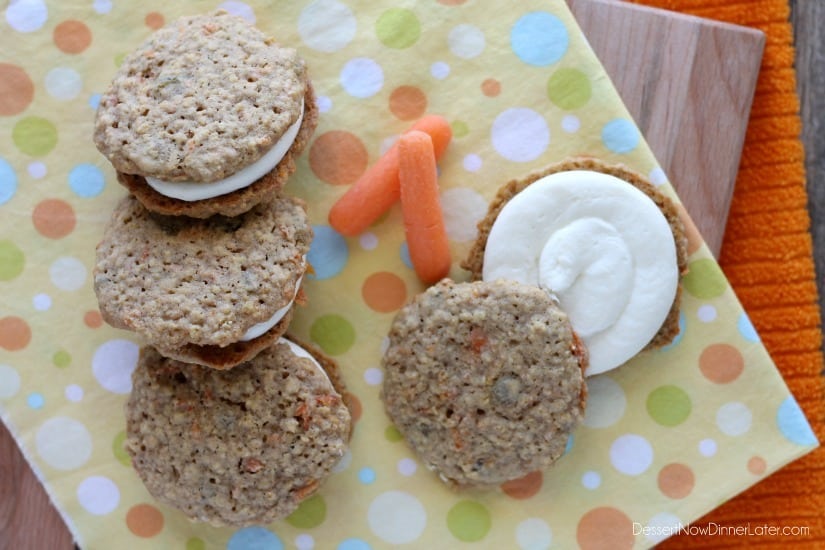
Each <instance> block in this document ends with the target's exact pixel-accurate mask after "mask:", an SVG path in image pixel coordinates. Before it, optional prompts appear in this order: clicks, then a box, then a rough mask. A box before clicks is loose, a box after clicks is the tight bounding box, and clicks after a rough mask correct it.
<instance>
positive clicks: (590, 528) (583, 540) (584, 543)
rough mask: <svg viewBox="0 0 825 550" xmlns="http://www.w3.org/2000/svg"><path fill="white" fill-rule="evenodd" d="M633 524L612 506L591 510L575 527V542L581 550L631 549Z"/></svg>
mask: <svg viewBox="0 0 825 550" xmlns="http://www.w3.org/2000/svg"><path fill="white" fill-rule="evenodd" d="M634 539H635V537H634V536H633V522H632V521H631V520H630V518H629V517H627V516H626V515H625V513H624V512H622V511H621V510H619V509H618V508H613V507H612V506H602V507H599V508H593V509H592V510H590V511H589V512H587V513H586V514H584V515H583V516H582V517H581V519H580V520H579V524H578V525H577V526H576V540H577V541H578V542H579V546H580V547H581V548H582V550H601V549H602V548H603V549H605V550H621V549H623V548H633V542H634Z"/></svg>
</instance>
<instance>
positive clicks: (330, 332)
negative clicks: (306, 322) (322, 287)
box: [309, 313, 355, 355]
mask: <svg viewBox="0 0 825 550" xmlns="http://www.w3.org/2000/svg"><path fill="white" fill-rule="evenodd" d="M309 338H310V340H312V341H313V342H315V343H316V344H318V345H319V346H321V348H323V350H324V351H325V352H326V353H328V354H330V355H340V354H342V353H344V352H346V351H347V350H349V349H350V348H351V347H352V345H353V344H354V343H355V329H354V328H353V327H352V324H351V323H350V322H349V321H347V320H346V319H344V318H343V317H341V316H340V315H335V314H334V313H333V314H329V315H323V316H321V317H318V318H317V319H315V321H314V322H313V323H312V326H311V327H310V328H309Z"/></svg>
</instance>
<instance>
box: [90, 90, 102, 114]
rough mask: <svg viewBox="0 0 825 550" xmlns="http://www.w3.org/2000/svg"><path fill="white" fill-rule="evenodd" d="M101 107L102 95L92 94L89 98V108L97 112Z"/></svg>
mask: <svg viewBox="0 0 825 550" xmlns="http://www.w3.org/2000/svg"><path fill="white" fill-rule="evenodd" d="M98 106H100V94H92V95H90V96H89V107H91V108H92V109H94V110H95V111H97V108H98Z"/></svg>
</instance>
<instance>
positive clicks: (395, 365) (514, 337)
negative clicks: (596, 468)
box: [381, 279, 587, 487]
mask: <svg viewBox="0 0 825 550" xmlns="http://www.w3.org/2000/svg"><path fill="white" fill-rule="evenodd" d="M586 363H587V358H586V351H585V349H584V347H583V346H582V345H581V344H580V342H579V341H578V339H577V337H576V335H575V333H574V332H573V330H572V328H571V326H570V323H569V322H568V320H567V316H566V315H565V313H564V312H563V311H561V310H560V309H559V308H558V307H557V306H556V304H555V303H554V301H553V299H552V298H551V297H550V296H549V295H548V294H547V293H546V292H544V291H543V290H541V289H539V288H538V287H535V286H532V285H525V284H521V283H516V282H513V281H504V280H500V281H495V282H490V283H486V282H480V281H479V282H473V283H454V282H453V281H451V280H449V279H445V280H443V281H442V282H440V283H438V284H436V285H434V286H432V287H430V288H429V289H427V290H426V291H425V292H424V293H422V294H419V295H417V296H416V297H415V298H414V299H413V300H412V301H411V302H410V303H409V304H408V305H406V306H405V307H404V308H402V309H401V311H399V313H398V314H397V315H396V317H395V319H394V320H393V323H392V327H391V329H390V333H389V347H388V348H387V351H386V353H385V354H384V357H383V359H382V365H383V367H384V370H385V375H384V385H383V390H382V395H381V396H382V399H383V400H384V405H385V408H386V411H387V414H388V415H389V417H390V418H391V419H392V421H393V422H394V424H395V425H396V427H397V428H398V430H399V431H400V432H401V433H402V434H403V435H404V437H405V438H406V440H407V441H408V443H409V444H410V446H411V447H412V448H413V449H414V450H415V451H416V453H418V455H419V456H420V457H421V459H422V460H423V461H424V462H425V463H426V464H427V466H428V467H430V468H431V469H433V470H434V471H436V472H437V473H438V475H439V476H440V477H441V478H442V479H443V480H444V481H446V482H448V483H451V484H454V485H457V486H482V487H483V486H489V485H494V484H499V483H503V482H505V481H509V480H513V479H517V478H520V477H522V476H524V475H526V474H528V473H529V472H532V471H535V470H540V469H543V468H546V467H548V466H550V465H551V464H552V463H553V462H555V461H556V459H558V458H559V457H560V456H561V455H562V454H563V453H564V450H565V447H566V445H567V440H568V436H569V435H570V433H571V432H572V431H573V429H574V428H575V427H576V426H577V425H578V424H579V423H580V422H581V420H582V418H583V416H584V407H585V401H586V392H587V388H586V386H585V384H584V378H583V370H584V368H585V366H586Z"/></svg>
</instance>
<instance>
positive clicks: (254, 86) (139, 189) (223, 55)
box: [94, 12, 318, 218]
mask: <svg viewBox="0 0 825 550" xmlns="http://www.w3.org/2000/svg"><path fill="white" fill-rule="evenodd" d="M317 121H318V109H317V106H316V104H315V96H314V93H313V89H312V86H311V83H310V81H309V79H308V75H307V70H306V65H305V63H304V61H303V60H302V59H301V58H300V57H299V56H298V54H297V52H296V51H295V50H294V49H292V48H285V47H281V46H279V45H278V44H276V43H275V42H274V41H273V40H272V39H270V38H267V37H266V36H265V35H264V34H263V33H262V32H261V31H259V30H258V29H256V28H254V27H252V26H250V25H249V24H247V23H246V21H245V20H243V19H242V18H240V17H237V16H234V15H230V14H227V13H225V12H216V13H214V14H209V15H198V16H191V17H182V18H180V19H178V20H176V21H175V22H173V23H172V24H170V25H169V26H167V27H164V28H162V29H160V30H158V31H156V32H154V33H153V34H152V35H151V36H150V37H149V38H148V39H147V40H146V41H145V42H144V43H143V44H141V45H140V46H139V47H138V48H137V49H136V50H135V51H134V52H133V53H131V54H129V55H128V56H127V57H126V58H125V59H124V62H123V63H122V65H121V66H120V68H119V69H118V72H117V74H116V75H115V77H114V79H113V81H112V83H111V85H110V87H109V89H108V90H107V91H106V92H105V93H104V94H103V96H102V97H101V101H100V106H99V108H98V111H97V116H96V121H95V132H94V141H95V144H96V145H97V147H98V149H99V150H100V151H101V152H102V153H103V154H104V155H105V156H106V157H107V158H108V159H109V161H110V162H111V163H112V165H113V166H114V168H115V169H116V170H117V172H118V180H119V181H120V182H121V183H122V184H124V185H125V186H126V187H127V188H128V189H129V190H130V191H131V192H132V193H134V194H135V196H137V197H138V198H139V200H140V201H141V202H143V203H144V205H145V206H146V207H147V208H149V209H150V210H153V211H155V212H159V213H163V214H170V215H187V216H192V217H199V218H203V217H208V216H210V215H212V214H215V213H220V214H224V215H227V216H234V215H237V214H240V213H242V212H244V211H246V210H248V209H249V208H251V207H252V206H254V205H255V204H257V203H258V202H261V201H263V200H269V199H271V198H272V197H273V196H274V195H275V194H276V193H277V192H278V190H279V189H280V188H281V187H282V186H283V185H284V184H285V182H286V180H287V178H288V177H289V175H290V174H292V173H293V172H294V171H295V158H296V157H297V156H298V155H299V154H300V153H301V152H302V151H303V149H304V147H305V146H306V145H307V143H308V142H309V139H310V138H311V136H312V133H313V132H314V130H315V127H316V125H317ZM290 140H291V142H290ZM279 147H280V148H285V150H283V151H280V152H279V154H280V155H282V156H281V157H280V160H278V156H277V155H276V156H275V157H270V156H267V153H268V152H270V151H273V150H275V149H278V148H279ZM267 159H269V160H267ZM264 161H266V162H270V161H271V162H276V163H277V164H275V165H273V166H274V167H273V166H268V167H267V168H266V169H261V170H257V171H256V170H252V173H253V174H254V176H250V177H248V178H247V177H244V179H245V181H244V183H243V184H241V183H238V184H237V185H243V186H241V187H237V185H234V184H233V186H230V187H228V188H224V189H222V190H220V191H217V190H216V191H214V192H215V193H219V194H217V195H215V196H209V197H207V196H203V193H204V190H205V189H206V188H207V186H209V185H212V186H213V187H212V188H213V189H214V188H215V187H214V185H215V184H216V183H217V182H220V181H224V182H225V181H226V180H225V178H228V177H229V178H231V177H235V176H237V175H238V173H239V172H242V171H244V170H246V172H249V171H250V169H251V167H253V166H254V165H255V163H256V162H264ZM246 172H244V173H246ZM147 178H148V179H147ZM152 178H155V179H156V180H160V183H164V182H165V183H166V184H178V188H188V189H187V190H186V191H185V192H186V193H187V194H186V195H185V196H184V195H178V194H176V192H171V194H170V192H168V190H167V189H165V188H163V187H159V186H158V185H150V184H151V183H152V182H153V180H152ZM247 180H248V181H247ZM192 190H194V191H195V194H194V195H192V194H191V192H192ZM177 192H179V191H177ZM210 193H211V192H210Z"/></svg>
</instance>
